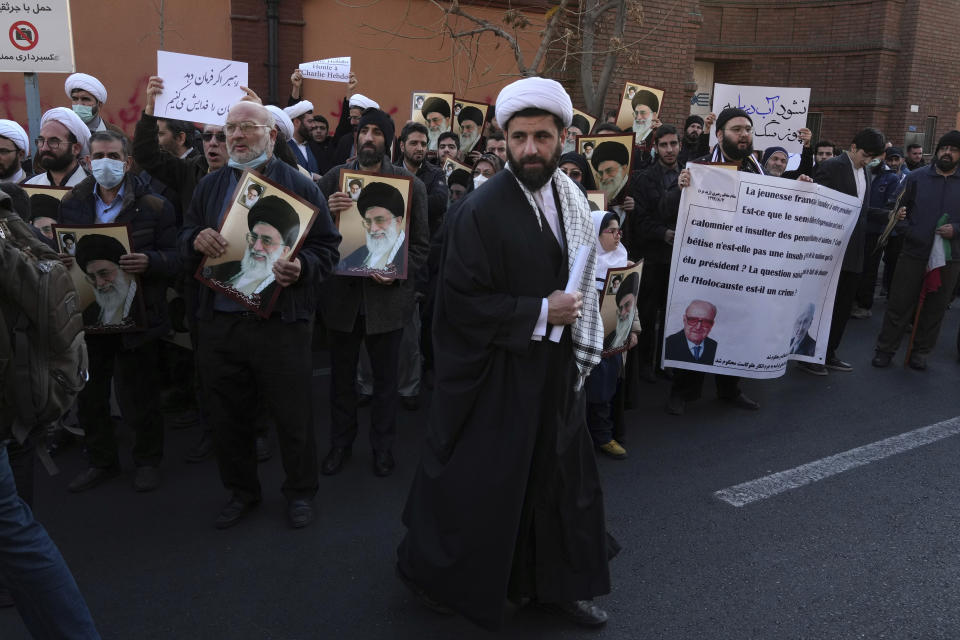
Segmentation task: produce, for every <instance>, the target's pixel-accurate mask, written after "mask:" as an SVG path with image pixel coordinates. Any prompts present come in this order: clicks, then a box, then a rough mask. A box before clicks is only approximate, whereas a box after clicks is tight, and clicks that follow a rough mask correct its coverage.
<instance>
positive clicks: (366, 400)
mask: <svg viewBox="0 0 960 640" xmlns="http://www.w3.org/2000/svg"><path fill="white" fill-rule="evenodd" d="M372 400H373V396H369V395H367V394H365V393H360V394H357V407H369V406H370V402H371V401H372Z"/></svg>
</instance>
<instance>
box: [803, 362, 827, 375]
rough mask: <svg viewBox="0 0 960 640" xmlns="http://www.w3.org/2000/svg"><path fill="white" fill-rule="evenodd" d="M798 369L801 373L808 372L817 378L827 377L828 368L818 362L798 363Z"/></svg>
mask: <svg viewBox="0 0 960 640" xmlns="http://www.w3.org/2000/svg"><path fill="white" fill-rule="evenodd" d="M797 367H798V368H799V369H800V370H801V371H806V372H807V373H810V374H813V375H815V376H825V375H827V368H826V367H825V366H823V365H822V364H819V363H817V362H806V361H804V362H798V363H797Z"/></svg>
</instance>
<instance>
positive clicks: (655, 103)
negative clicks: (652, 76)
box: [630, 89, 660, 113]
mask: <svg viewBox="0 0 960 640" xmlns="http://www.w3.org/2000/svg"><path fill="white" fill-rule="evenodd" d="M641 104H642V105H645V106H647V107H650V111H653V112H654V113H657V112H658V111H660V99H659V98H657V94H655V93H654V92H652V91H647V90H646V89H641V90H640V91H637V95H635V96H633V100H631V101H630V106H632V107H633V109H634V110H636V109H637V107H638V106H640V105H641Z"/></svg>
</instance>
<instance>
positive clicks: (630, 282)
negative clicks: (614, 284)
mask: <svg viewBox="0 0 960 640" xmlns="http://www.w3.org/2000/svg"><path fill="white" fill-rule="evenodd" d="M639 287H640V276H638V275H637V272H636V271H634V272H633V273H631V274H630V275H628V276H627V277H626V278H624V279H623V282H621V283H620V287H619V288H618V289H617V306H620V302H621V301H622V300H623V297H624V296H625V295H627V294H631V295H634V296H635V295H637V289H638V288H639Z"/></svg>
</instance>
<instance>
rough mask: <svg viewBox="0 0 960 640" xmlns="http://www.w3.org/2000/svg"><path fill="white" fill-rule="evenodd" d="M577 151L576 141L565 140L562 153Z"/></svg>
mask: <svg viewBox="0 0 960 640" xmlns="http://www.w3.org/2000/svg"><path fill="white" fill-rule="evenodd" d="M576 150H577V139H576V138H573V139H571V138H567V139H566V140H564V141H563V150H562V153H572V152H574V151H576Z"/></svg>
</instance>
